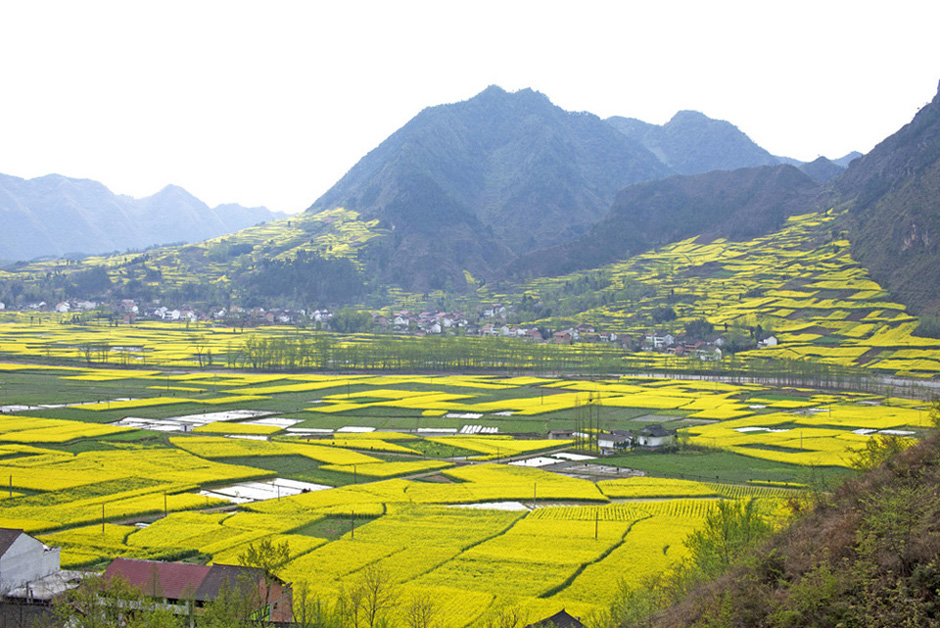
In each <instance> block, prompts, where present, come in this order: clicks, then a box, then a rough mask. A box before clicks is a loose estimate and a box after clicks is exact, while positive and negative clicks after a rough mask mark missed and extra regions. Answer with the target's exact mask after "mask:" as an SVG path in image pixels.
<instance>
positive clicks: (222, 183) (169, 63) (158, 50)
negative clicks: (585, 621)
mask: <svg viewBox="0 0 940 628" xmlns="http://www.w3.org/2000/svg"><path fill="white" fill-rule="evenodd" d="M938 24H940V2H937V1H936V0H908V1H905V0H892V1H891V2H887V1H885V0H879V1H878V2H869V1H867V0H855V1H842V0H812V1H805V0H788V1H786V2H763V1H760V0H748V1H743V2H731V1H722V0H718V1H715V0H697V1H694V2H679V1H663V0H655V1H654V0H643V1H642V2H638V1H633V0H621V1H619V2H601V1H591V0H581V1H579V2H570V1H569V2H554V1H548V0H539V1H533V2H530V1H513V0H499V1H496V2H493V1H490V0H476V1H474V2H449V1H446V0H432V1H427V2H423V1H422V2H413V1H406V0H396V1H391V0H382V1H375V2H372V1H369V2H357V1H349V0H307V1H303V2H299V1H287V0H285V1H282V0H273V1H268V2H261V1H259V2H239V1H237V0H225V1H200V0H184V1H175V0H170V1H166V0H164V1H155V2H137V1H128V0H121V1H116V2H101V1H94V0H91V1H82V2H75V1H74V0H68V1H44V0H29V1H22V2H20V1H14V0H0V86H2V87H0V172H2V173H4V174H10V175H15V176H20V177H26V178H31V177H35V176H41V175H44V174H48V173H51V172H56V173H59V174H63V175H66V176H70V177H85V178H91V179H96V180H99V181H101V182H103V183H104V184H105V185H107V186H108V187H109V188H111V189H112V190H113V191H114V192H117V193H121V194H130V195H133V196H138V197H139V196H146V195H149V194H152V193H154V192H156V191H157V190H159V189H160V188H162V187H163V186H165V185H167V184H169V183H174V184H177V185H181V186H183V187H185V188H186V189H187V190H189V191H190V192H191V193H193V194H195V195H196V196H198V197H199V198H201V199H202V200H204V201H206V202H207V203H209V204H210V205H216V204H219V203H225V202H238V203H241V204H243V205H266V206H268V207H269V208H271V209H275V210H281V211H289V212H295V211H300V210H302V209H305V208H306V207H308V206H309V205H310V204H311V203H312V202H313V201H314V200H316V199H317V197H319V196H320V195H321V194H322V193H323V192H325V191H326V190H327V189H328V188H329V187H330V186H331V185H332V184H333V183H335V182H336V181H337V180H338V179H339V178H340V177H341V176H342V175H343V174H344V173H345V172H346V171H347V170H348V169H349V168H351V167H352V166H353V165H354V164H355V163H356V161H358V159H359V158H360V157H362V156H363V155H364V154H365V153H366V152H368V151H369V150H371V149H372V148H374V147H376V146H377V145H378V144H379V143H380V142H382V140H384V139H385V138H386V137H387V136H388V135H390V134H391V133H392V132H394V131H395V130H396V129H398V128H399V127H401V126H402V125H403V124H404V123H406V122H407V121H408V120H409V119H410V118H412V117H413V116H414V115H415V114H417V113H418V112H419V111H420V110H421V109H422V108H424V107H427V106H432V105H437V104H442V103H448V102H456V101H460V100H465V99H467V98H469V97H471V96H473V95H474V94H476V93H478V92H479V91H481V90H482V89H484V88H485V87H486V86H487V85H490V84H497V85H500V86H502V87H503V88H505V89H507V90H516V89H521V88H524V87H531V88H533V89H536V90H538V91H540V92H543V93H544V94H546V95H547V96H548V97H549V98H550V99H551V100H552V102H554V103H555V104H556V105H558V106H560V107H562V108H564V109H568V110H572V111H590V112H592V113H596V114H597V115H599V116H601V117H608V116H613V115H623V116H628V117H635V118H640V119H642V120H646V121H648V122H654V123H657V124H661V123H663V122H665V121H667V120H668V119H669V118H670V117H672V115H673V114H674V113H675V112H676V111H677V110H680V109H695V110H698V111H702V112H703V113H705V114H706V115H708V116H711V117H713V118H719V119H724V120H728V121H730V122H732V123H734V124H735V125H737V126H738V127H739V128H740V129H741V130H742V131H744V132H745V133H747V134H748V135H749V136H750V137H751V139H753V140H754V141H756V142H757V143H758V144H760V145H761V146H763V147H764V148H766V149H767V150H769V151H770V152H772V153H774V154H777V155H786V156H790V157H795V158H797V159H802V160H812V159H815V158H816V157H817V156H819V155H826V156H828V157H832V158H837V157H841V156H842V155H844V154H846V153H848V152H849V151H851V150H859V151H862V152H866V151H868V150H870V149H871V148H872V147H873V146H874V145H875V144H877V143H878V142H879V141H881V140H882V139H884V138H885V137H886V136H888V135H890V134H891V133H893V132H894V131H896V130H897V129H898V128H900V127H901V126H902V125H904V124H906V123H907V122H908V121H910V119H911V118H912V117H913V115H914V114H915V113H916V112H917V110H918V109H919V108H920V107H922V106H923V105H924V104H926V103H927V102H929V101H930V100H931V98H932V97H933V96H934V94H935V93H936V91H937V84H938V81H940V63H937V62H938V61H940V54H938V51H940V46H938V39H937V35H936V32H937V25H938Z"/></svg>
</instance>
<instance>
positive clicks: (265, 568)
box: [238, 539, 290, 608]
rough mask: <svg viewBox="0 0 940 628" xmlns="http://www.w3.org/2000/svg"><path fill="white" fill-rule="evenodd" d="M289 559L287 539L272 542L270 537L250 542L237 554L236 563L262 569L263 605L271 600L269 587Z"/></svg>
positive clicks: (266, 604)
mask: <svg viewBox="0 0 940 628" xmlns="http://www.w3.org/2000/svg"><path fill="white" fill-rule="evenodd" d="M289 560H290V546H289V545H288V544H287V541H284V542H283V543H279V544H276V545H275V544H274V543H272V542H271V539H262V540H261V541H260V542H259V543H258V545H255V544H254V543H252V544H250V545H249V546H248V548H247V549H246V550H245V551H244V552H242V553H241V554H239V556H238V564H240V565H242V566H243V567H256V568H258V569H261V570H262V578H263V579H264V606H265V608H267V607H268V605H269V604H270V602H271V589H272V588H273V587H274V586H275V585H276V584H277V583H278V582H280V580H281V578H280V574H281V573H282V572H283V570H284V566H285V565H286V564H287V561H289Z"/></svg>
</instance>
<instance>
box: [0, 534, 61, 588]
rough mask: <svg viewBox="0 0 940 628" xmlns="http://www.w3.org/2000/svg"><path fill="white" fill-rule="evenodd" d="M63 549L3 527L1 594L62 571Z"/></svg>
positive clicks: (1, 539)
mask: <svg viewBox="0 0 940 628" xmlns="http://www.w3.org/2000/svg"><path fill="white" fill-rule="evenodd" d="M59 552H60V550H59V548H58V547H49V546H48V545H45V544H44V543H42V542H41V541H38V540H36V539H34V538H33V537H31V536H29V535H28V534H26V533H25V532H23V531H22V530H15V529H12V528H0V591H4V592H7V591H11V590H13V589H16V588H19V587H23V586H25V585H27V584H29V583H31V582H34V581H37V580H41V579H43V578H45V577H47V576H50V575H53V574H55V573H57V572H58V571H59Z"/></svg>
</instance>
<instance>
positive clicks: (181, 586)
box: [104, 558, 211, 600]
mask: <svg viewBox="0 0 940 628" xmlns="http://www.w3.org/2000/svg"><path fill="white" fill-rule="evenodd" d="M210 569H211V567H209V566H207V565H190V564H184V563H161V562H158V561H152V560H137V559H131V558H115V559H114V561H113V562H112V563H111V564H110V565H108V568H107V569H105V571H104V577H105V578H106V579H108V580H110V579H111V578H114V577H121V578H123V579H124V580H126V581H127V582H128V583H130V584H131V585H132V586H134V587H137V588H139V589H140V590H141V591H142V592H143V593H144V595H149V596H153V597H164V598H166V599H168V600H181V599H185V598H193V597H194V596H195V595H196V591H197V590H198V589H199V585H200V584H202V581H203V580H204V579H205V577H206V575H207V574H208V573H209V570H210Z"/></svg>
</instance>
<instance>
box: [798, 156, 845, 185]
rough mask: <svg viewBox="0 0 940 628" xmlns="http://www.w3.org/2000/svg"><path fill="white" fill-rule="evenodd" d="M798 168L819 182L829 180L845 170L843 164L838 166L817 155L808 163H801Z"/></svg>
mask: <svg viewBox="0 0 940 628" xmlns="http://www.w3.org/2000/svg"><path fill="white" fill-rule="evenodd" d="M799 169H800V170H802V171H803V172H804V173H806V174H808V175H809V176H811V177H812V178H813V179H815V180H816V181H819V182H820V183H825V182H827V181H831V180H832V179H835V178H836V177H838V176H839V175H840V174H842V173H843V172H845V167H844V166H840V165H839V164H838V163H836V162H834V161H832V160H829V159H826V158H825V157H819V158H817V159H815V160H813V161H811V162H809V163H805V164H801V165H800V166H799Z"/></svg>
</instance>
